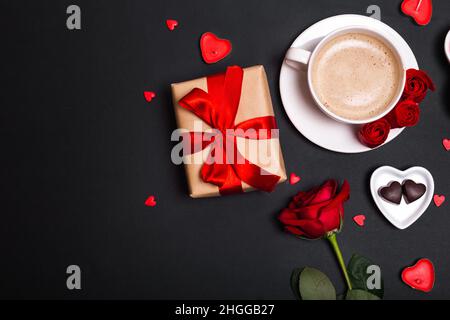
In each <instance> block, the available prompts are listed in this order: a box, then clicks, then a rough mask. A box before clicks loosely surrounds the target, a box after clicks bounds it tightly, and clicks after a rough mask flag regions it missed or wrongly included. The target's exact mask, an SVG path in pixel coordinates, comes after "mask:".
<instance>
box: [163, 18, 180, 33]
mask: <svg viewBox="0 0 450 320" xmlns="http://www.w3.org/2000/svg"><path fill="white" fill-rule="evenodd" d="M166 26H167V28H168V29H169V30H170V31H173V30H175V28H176V27H178V21H177V20H173V19H167V20H166Z"/></svg>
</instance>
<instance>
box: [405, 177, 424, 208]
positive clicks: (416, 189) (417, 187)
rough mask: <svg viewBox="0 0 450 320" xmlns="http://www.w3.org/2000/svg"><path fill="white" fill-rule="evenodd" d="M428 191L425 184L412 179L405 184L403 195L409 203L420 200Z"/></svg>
mask: <svg viewBox="0 0 450 320" xmlns="http://www.w3.org/2000/svg"><path fill="white" fill-rule="evenodd" d="M426 191H427V187H425V185H424V184H423V183H415V182H414V181H412V180H410V179H408V180H405V182H403V194H404V195H405V198H406V202H407V203H411V202H414V201H416V200H417V199H420V198H421V197H422V196H423V195H424V194H425V192H426Z"/></svg>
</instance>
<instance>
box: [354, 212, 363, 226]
mask: <svg viewBox="0 0 450 320" xmlns="http://www.w3.org/2000/svg"><path fill="white" fill-rule="evenodd" d="M365 220H366V216H365V215H363V214H358V215H356V216H354V217H353V221H355V223H356V224H357V225H358V226H360V227H364V221H365Z"/></svg>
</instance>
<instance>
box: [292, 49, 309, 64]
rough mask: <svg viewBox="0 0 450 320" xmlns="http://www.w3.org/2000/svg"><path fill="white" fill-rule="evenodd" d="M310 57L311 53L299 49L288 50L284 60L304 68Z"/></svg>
mask: <svg viewBox="0 0 450 320" xmlns="http://www.w3.org/2000/svg"><path fill="white" fill-rule="evenodd" d="M310 57H311V52H310V51H307V50H304V49H300V48H289V50H288V51H287V53H286V60H288V61H294V62H298V63H300V64H302V65H304V66H306V65H307V64H308V62H309V58H310Z"/></svg>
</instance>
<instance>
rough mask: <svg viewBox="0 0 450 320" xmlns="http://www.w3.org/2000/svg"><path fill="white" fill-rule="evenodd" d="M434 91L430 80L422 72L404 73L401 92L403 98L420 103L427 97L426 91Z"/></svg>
mask: <svg viewBox="0 0 450 320" xmlns="http://www.w3.org/2000/svg"><path fill="white" fill-rule="evenodd" d="M428 89H430V90H431V91H434V90H436V87H435V86H434V83H433V81H432V80H431V78H430V77H429V76H428V75H427V74H426V73H425V72H424V71H422V70H416V69H408V70H407V71H406V83H405V89H404V90H403V98H404V99H408V100H413V101H415V102H418V103H419V102H421V101H422V100H423V99H424V98H425V96H426V95H427V91H428Z"/></svg>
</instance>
